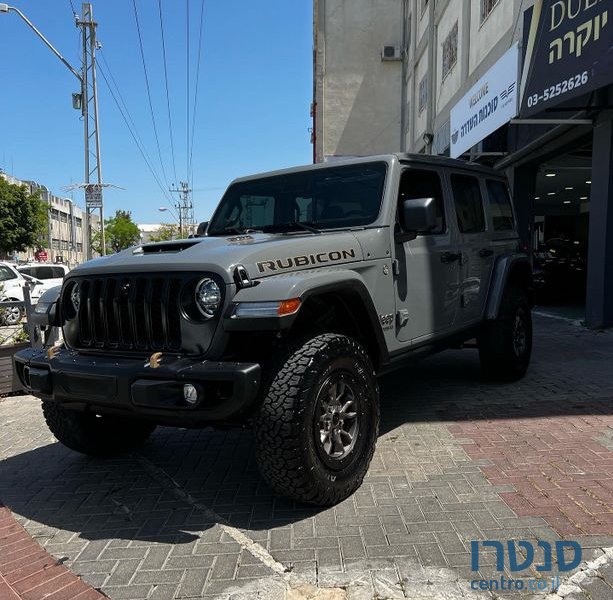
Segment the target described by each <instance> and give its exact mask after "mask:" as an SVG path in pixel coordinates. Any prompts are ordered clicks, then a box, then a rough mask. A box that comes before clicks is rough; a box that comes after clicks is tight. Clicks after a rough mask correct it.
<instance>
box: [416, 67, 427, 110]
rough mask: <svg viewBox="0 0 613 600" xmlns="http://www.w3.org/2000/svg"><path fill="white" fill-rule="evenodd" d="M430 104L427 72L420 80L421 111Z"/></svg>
mask: <svg viewBox="0 0 613 600" xmlns="http://www.w3.org/2000/svg"><path fill="white" fill-rule="evenodd" d="M427 104H428V74H427V73H426V74H425V75H424V76H423V77H422V78H421V81H420V82H419V105H418V108H419V112H421V111H422V110H424V108H426V105H427Z"/></svg>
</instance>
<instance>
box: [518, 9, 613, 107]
mask: <svg viewBox="0 0 613 600" xmlns="http://www.w3.org/2000/svg"><path fill="white" fill-rule="evenodd" d="M611 20H613V0H537V1H536V2H535V4H534V11H533V14H532V21H531V24H530V32H529V34H528V44H527V48H526V60H525V65H524V73H523V77H522V86H521V91H522V103H521V115H522V117H527V116H530V115H533V114H535V113H539V112H542V111H544V110H546V109H548V108H551V107H554V106H556V105H558V104H560V103H561V102H565V101H566V100H569V99H571V98H574V97H576V96H581V95H584V94H586V93H589V92H591V91H593V90H595V89H597V88H600V87H603V86H606V85H608V84H609V83H611V82H613V23H611V22H610V21H611Z"/></svg>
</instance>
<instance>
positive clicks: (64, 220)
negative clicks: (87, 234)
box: [60, 212, 68, 223]
mask: <svg viewBox="0 0 613 600" xmlns="http://www.w3.org/2000/svg"><path fill="white" fill-rule="evenodd" d="M60 221H61V222H62V223H68V215H67V214H66V213H65V212H61V213H60Z"/></svg>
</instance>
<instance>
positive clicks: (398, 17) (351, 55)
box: [315, 0, 403, 161]
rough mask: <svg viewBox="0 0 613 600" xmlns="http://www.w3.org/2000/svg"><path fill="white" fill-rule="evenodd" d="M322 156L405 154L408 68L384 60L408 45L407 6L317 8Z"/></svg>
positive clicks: (328, 2)
mask: <svg viewBox="0 0 613 600" xmlns="http://www.w3.org/2000/svg"><path fill="white" fill-rule="evenodd" d="M315 11H316V12H315V23H316V33H315V35H316V40H317V43H316V52H315V56H316V65H315V96H316V101H317V107H318V108H317V125H316V128H315V133H316V140H317V141H316V144H317V147H316V155H317V160H319V161H321V160H324V159H325V158H327V157H329V156H345V155H364V154H377V153H384V152H396V151H399V150H400V149H401V139H402V132H401V129H402V127H401V104H402V101H401V97H402V83H401V82H402V62H401V61H383V60H381V50H382V48H383V46H397V47H400V46H401V44H402V35H403V33H402V32H403V22H402V0H318V1H317V2H316V3H315Z"/></svg>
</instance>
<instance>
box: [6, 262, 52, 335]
mask: <svg viewBox="0 0 613 600" xmlns="http://www.w3.org/2000/svg"><path fill="white" fill-rule="evenodd" d="M28 280H29V281H30V282H31V284H32V287H31V288H30V299H31V300H32V304H36V303H37V302H38V299H39V298H40V297H41V295H42V293H43V292H44V291H45V286H44V285H43V282H42V281H41V280H40V279H36V278H35V277H32V276H30V275H27V274H25V273H20V272H19V271H18V270H17V269H16V268H15V267H14V266H13V265H11V264H9V263H6V262H0V302H8V301H11V300H16V301H17V302H23V300H24V296H23V286H24V285H25V283H26V281H28ZM24 315H25V309H24V308H22V307H21V306H9V307H2V311H1V312H0V325H18V324H19V322H20V321H21V319H22V318H23V316H24Z"/></svg>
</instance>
